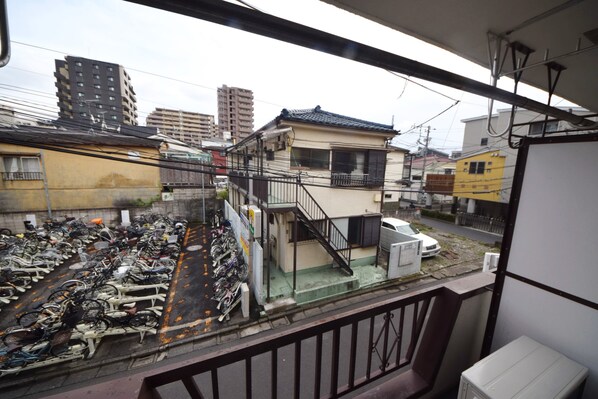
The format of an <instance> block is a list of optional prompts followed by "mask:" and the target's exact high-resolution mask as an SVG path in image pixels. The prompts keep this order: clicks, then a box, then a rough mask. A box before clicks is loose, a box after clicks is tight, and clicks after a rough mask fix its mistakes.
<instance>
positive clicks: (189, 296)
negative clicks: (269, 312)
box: [0, 225, 240, 379]
mask: <svg viewBox="0 0 598 399" xmlns="http://www.w3.org/2000/svg"><path fill="white" fill-rule="evenodd" d="M208 233H209V228H207V227H206V226H199V225H195V226H189V227H188V229H187V231H186V233H185V236H184V237H183V239H182V240H181V248H182V251H181V253H180V255H179V257H178V259H177V261H176V265H175V266H174V270H173V271H172V280H171V281H170V284H169V285H166V284H161V283H160V282H156V283H157V284H153V285H150V286H149V287H150V288H149V289H145V290H143V291H139V292H136V293H135V292H130V291H131V288H129V289H128V290H129V291H127V288H126V287H123V286H119V285H118V284H114V286H115V287H116V288H117V290H116V292H104V293H103V294H102V295H103V296H102V295H101V296H100V299H99V300H100V301H104V302H106V303H108V305H107V306H110V307H111V309H109V310H107V312H108V313H104V314H103V315H102V316H101V317H100V319H101V320H103V323H104V324H109V325H110V327H115V328H108V327H105V328H103V329H102V330H103V331H101V332H99V333H98V332H96V333H93V334H91V333H90V332H89V331H85V326H83V330H82V331H80V330H81V323H79V324H78V325H77V327H78V328H77V329H73V335H72V337H71V338H72V339H73V338H75V339H80V340H81V342H82V343H81V345H82V346H81V347H79V346H77V347H74V348H76V349H77V350H78V352H77V353H76V355H77V356H74V355H73V356H72V360H74V361H72V362H71V363H72V365H73V366H76V365H77V364H81V365H82V367H84V365H85V364H90V363H97V362H102V361H103V360H106V359H109V358H110V357H111V356H114V352H115V350H116V351H118V353H119V354H123V353H126V352H127V348H126V346H127V345H128V346H130V349H131V351H132V352H134V351H140V350H143V351H151V350H152V348H154V349H155V348H159V347H164V345H173V344H176V342H177V341H181V340H186V339H193V338H194V337H198V336H201V335H202V334H208V333H210V332H213V331H215V330H218V329H220V328H222V327H226V326H227V324H229V323H227V322H224V323H219V322H217V321H216V318H217V316H218V314H219V312H218V310H217V309H216V302H214V301H213V300H211V299H210V298H211V296H212V283H213V280H212V276H211V270H210V269H211V265H210V263H209V259H208V256H209V242H208V238H207V235H208ZM86 250H87V251H88V252H89V254H90V255H93V253H94V246H93V245H92V244H89V245H88V246H87V247H86ZM81 263H82V262H81V259H80V257H79V256H77V255H75V256H73V257H71V258H70V259H68V260H66V261H64V263H62V264H60V265H58V266H56V267H55V268H54V269H53V270H52V271H50V272H49V273H47V274H46V275H45V276H44V278H43V279H40V280H39V281H37V282H36V283H35V284H32V287H31V289H29V290H28V291H26V292H24V293H22V294H21V295H19V297H18V299H17V300H15V301H12V302H10V303H8V304H4V306H3V307H2V310H1V311H0V330H2V331H6V329H9V330H10V329H14V328H15V326H17V325H18V322H17V320H18V319H19V316H21V317H22V315H23V314H26V313H27V312H32V311H35V309H36V307H39V306H41V305H42V304H44V303H45V302H46V301H47V300H48V296H50V294H51V293H52V292H54V291H56V290H57V289H58V288H60V287H61V285H63V284H65V282H68V281H69V280H71V279H72V277H73V276H74V275H75V274H76V273H77V271H78V270H79V269H80V267H81ZM107 286H108V287H109V286H112V284H108V285H107ZM104 291H106V290H105V289H104ZM133 291H134V290H133ZM133 294H136V295H135V297H134V296H133ZM131 301H135V302H136V306H135V307H136V308H137V309H138V312H139V311H140V312H141V314H142V315H143V314H144V312H145V313H146V315H145V317H143V318H142V319H141V320H145V322H146V323H150V324H152V323H153V320H154V318H153V317H149V316H150V315H148V314H147V313H149V312H155V314H156V315H158V317H159V324H158V325H157V326H153V325H152V326H150V325H149V324H148V325H147V328H145V327H146V326H145V325H141V326H139V320H140V317H139V316H138V317H134V316H133V315H127V313H126V308H124V309H123V308H122V307H121V306H120V305H123V304H126V303H127V302H131ZM237 311H238V312H239V313H240V311H239V310H237ZM110 312H112V313H110ZM116 312H119V313H116ZM34 313H35V312H34ZM113 315H115V316H113ZM237 317H240V316H235V317H234V319H236V318H237ZM131 320H137V323H136V324H137V325H135V326H129V325H125V323H126V322H130V321H131ZM121 322H122V324H123V325H122V326H119V324H120V323H121ZM91 324H93V327H97V325H98V324H101V323H98V322H97V321H95V322H93V323H91ZM118 327H122V328H120V329H119V328H118ZM90 329H91V327H90ZM125 333H128V334H136V337H137V338H135V340H131V339H123V338H125V337H123V335H124V334H125ZM90 335H91V336H92V337H93V339H86V338H88V337H89V336H90ZM100 341H101V343H100ZM139 341H143V342H141V343H139ZM117 343H123V344H124V346H125V347H122V346H121V345H118V344H117ZM82 357H86V359H84V360H77V359H80V358H82ZM63 358H64V356H63ZM59 360H65V359H59ZM37 363H38V366H45V365H46V364H44V363H43V362H41V363H40V362H37ZM54 363H55V362H48V363H47V365H48V367H44V372H51V370H52V368H55V367H60V366H59V365H56V366H52V364H54ZM56 363H58V361H57V362H56ZM20 372H22V373H23V374H26V373H28V372H29V371H28V370H27V369H23V370H21V371H20ZM31 372H32V373H35V372H36V371H34V370H31ZM5 374H11V373H5ZM12 377H14V376H13V375H5V377H4V378H3V379H7V378H12Z"/></svg>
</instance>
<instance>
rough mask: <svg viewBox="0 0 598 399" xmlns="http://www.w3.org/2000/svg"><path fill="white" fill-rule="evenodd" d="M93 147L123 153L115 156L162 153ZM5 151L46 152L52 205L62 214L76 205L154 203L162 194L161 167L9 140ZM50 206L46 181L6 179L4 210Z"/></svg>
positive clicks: (0, 186)
mask: <svg viewBox="0 0 598 399" xmlns="http://www.w3.org/2000/svg"><path fill="white" fill-rule="evenodd" d="M92 150H93V151H94V153H97V151H98V150H99V151H107V152H114V151H116V152H118V153H117V154H114V153H111V154H110V155H111V156H115V157H118V158H123V159H129V155H128V152H129V151H136V152H139V153H143V154H146V155H149V156H154V157H156V158H157V157H158V155H159V154H158V151H157V149H153V148H126V149H123V148H115V147H104V148H95V147H94V148H93V149H92ZM1 153H9V154H10V153H18V154H32V155H34V154H40V153H41V156H42V157H43V160H44V164H45V170H46V179H47V184H48V191H49V197H50V206H51V209H52V210H53V211H57V212H60V213H63V212H64V211H67V210H70V209H97V208H120V207H123V206H131V204H132V202H134V201H136V200H138V199H141V200H143V201H145V202H148V201H149V200H152V199H156V198H157V196H159V195H160V191H161V183H160V172H159V168H157V167H152V166H146V165H135V164H132V163H124V162H118V161H112V160H107V159H100V158H92V157H88V156H81V155H74V154H66V153H62V152H56V151H49V150H41V151H40V150H32V149H31V148H28V147H21V146H15V145H7V144H2V146H1V150H0V156H1ZM145 161H146V162H154V161H151V160H145ZM155 163H157V161H155ZM47 207H48V204H47V201H46V195H45V192H44V184H43V181H42V180H35V181H22V180H16V181H4V180H2V181H0V211H2V212H24V211H44V210H47Z"/></svg>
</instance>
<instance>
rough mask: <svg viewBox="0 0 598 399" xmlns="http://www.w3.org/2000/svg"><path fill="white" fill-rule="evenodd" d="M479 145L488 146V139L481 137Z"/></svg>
mask: <svg viewBox="0 0 598 399" xmlns="http://www.w3.org/2000/svg"><path fill="white" fill-rule="evenodd" d="M480 145H488V137H482V140H480Z"/></svg>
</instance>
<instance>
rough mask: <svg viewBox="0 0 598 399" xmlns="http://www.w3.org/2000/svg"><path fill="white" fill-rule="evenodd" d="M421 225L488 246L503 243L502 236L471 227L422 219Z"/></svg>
mask: <svg viewBox="0 0 598 399" xmlns="http://www.w3.org/2000/svg"><path fill="white" fill-rule="evenodd" d="M419 223H421V224H425V225H426V226H428V227H432V228H435V229H437V230H439V231H444V232H446V233H452V234H457V235H460V236H463V237H467V238H469V239H472V240H476V241H481V242H484V243H486V244H496V243H497V242H501V241H502V235H500V234H495V233H489V232H487V231H482V230H477V229H472V228H471V227H465V226H459V225H456V224H454V223H451V222H445V221H443V220H438V219H432V218H427V217H422V218H421V219H420V220H419Z"/></svg>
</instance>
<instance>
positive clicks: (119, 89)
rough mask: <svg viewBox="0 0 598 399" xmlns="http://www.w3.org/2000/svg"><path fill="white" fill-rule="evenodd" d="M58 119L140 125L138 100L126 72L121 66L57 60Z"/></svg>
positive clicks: (82, 124)
mask: <svg viewBox="0 0 598 399" xmlns="http://www.w3.org/2000/svg"><path fill="white" fill-rule="evenodd" d="M54 76H55V77H56V89H57V90H56V95H57V96H58V107H59V108H60V111H59V117H60V119H62V120H63V121H68V120H71V121H72V122H73V123H77V124H80V125H81V126H82V127H87V126H89V125H90V123H102V122H105V123H106V124H107V125H117V124H118V125H120V124H123V125H137V105H136V102H137V99H136V98H135V90H133V85H131V78H130V76H129V74H128V73H127V71H125V69H124V68H123V67H122V66H121V65H118V64H112V63H109V62H103V61H97V60H90V59H87V58H82V57H73V56H66V57H65V59H64V60H56V72H55V73H54Z"/></svg>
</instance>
